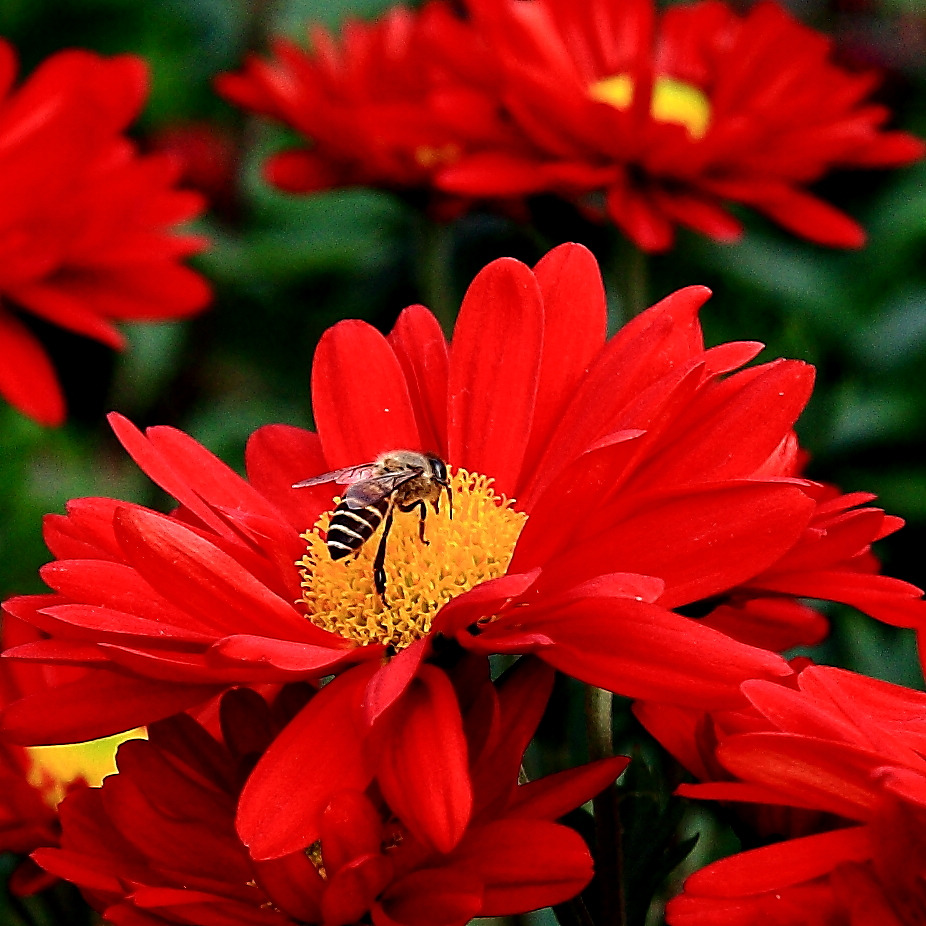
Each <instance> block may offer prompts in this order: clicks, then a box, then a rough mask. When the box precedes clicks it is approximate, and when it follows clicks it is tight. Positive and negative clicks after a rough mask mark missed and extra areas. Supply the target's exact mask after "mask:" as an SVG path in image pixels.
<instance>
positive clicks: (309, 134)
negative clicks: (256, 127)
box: [216, 2, 477, 209]
mask: <svg viewBox="0 0 926 926" xmlns="http://www.w3.org/2000/svg"><path fill="white" fill-rule="evenodd" d="M432 29H437V30H439V31H440V33H441V34H445V35H447V38H448V40H450V41H452V42H453V43H454V45H455V54H456V55H459V56H460V57H467V54H468V53H472V52H475V50H476V41H477V40H475V39H474V37H472V36H471V35H470V33H469V32H468V31H467V30H466V29H465V28H464V27H463V24H462V23H460V22H458V21H457V20H455V19H454V17H453V16H452V14H451V13H450V12H449V9H448V7H447V6H446V5H445V4H444V3H442V2H431V3H427V4H425V6H424V8H423V9H422V10H421V11H420V12H417V13H412V12H411V11H409V10H407V9H404V8H402V7H395V8H393V9H391V10H389V11H388V12H387V13H386V14H385V15H384V16H383V17H382V19H380V20H378V21H377V22H374V23H369V24H368V23H363V22H359V21H351V22H348V24H347V25H346V26H345V28H344V32H343V35H342V37H341V41H340V43H339V42H337V41H336V40H335V38H334V37H333V36H332V35H330V34H329V33H328V32H327V31H325V29H323V28H322V27H321V26H313V27H312V28H311V30H310V33H309V35H310V39H311V43H312V47H313V49H312V53H311V54H310V53H308V52H305V51H303V50H302V49H300V48H299V47H298V46H296V45H294V44H293V43H291V42H289V41H287V40H285V39H277V40H276V41H275V42H274V45H273V57H272V58H271V59H270V60H269V61H264V60H261V59H260V58H258V57H256V56H250V57H249V58H248V59H247V61H246V62H245V66H244V69H243V70H242V71H241V73H238V74H224V75H222V76H221V77H219V78H218V80H217V81H216V86H217V89H218V90H219V92H220V93H221V94H222V95H223V96H225V97H226V98H227V99H229V100H231V101H232V102H233V103H236V104H238V105H239V106H242V107H244V108H246V109H249V110H252V111H254V112H257V113H260V114H261V115H264V116H268V117H270V118H271V119H275V120H277V121H279V122H282V123H283V124H285V125H288V126H290V127H291V128H293V129H295V130H296V131H297V132H298V133H300V134H301V135H303V136H305V138H306V139H307V140H308V141H310V142H311V147H300V148H295V149H292V150H290V151H287V152H285V153H283V154H278V155H276V156H274V157H272V158H271V159H270V160H269V161H268V162H267V165H266V175H267V179H268V180H269V181H270V182H271V183H273V184H275V185H276V186H278V187H281V188H282V189H284V190H289V191H292V192H298V193H306V192H313V191H316V190H325V189H330V188H332V187H340V186H349V185H353V184H361V185H362V184H366V185H370V186H378V187H384V188H386V189H390V190H398V191H403V192H419V193H421V192H427V193H428V194H429V195H430V196H431V197H433V196H434V195H435V194H436V195H437V196H438V198H439V199H441V200H443V204H442V205H443V207H444V208H445V209H446V208H447V207H448V206H450V201H451V200H454V199H457V197H450V196H448V195H446V194H439V193H438V192H437V191H436V190H435V189H434V188H433V184H432V183H431V178H432V177H433V175H434V172H435V170H436V169H437V168H438V167H439V166H440V165H441V164H442V163H444V162H445V161H448V160H452V159H454V158H455V157H457V155H458V153H459V145H458V143H457V141H456V133H455V132H454V131H452V129H451V127H450V126H449V125H448V123H447V120H446V119H445V118H443V117H442V116H441V115H440V114H439V113H438V111H437V110H436V109H435V108H434V107H432V106H431V105H430V97H431V94H432V92H433V84H434V81H435V72H436V69H437V68H438V67H439V65H440V64H441V62H439V61H437V60H435V59H434V55H433V53H432V52H431V51H430V45H429V43H428V42H427V38H426V37H427V34H428V33H429V32H430V31H431V30H432Z"/></svg>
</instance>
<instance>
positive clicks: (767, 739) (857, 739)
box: [637, 666, 926, 926]
mask: <svg viewBox="0 0 926 926" xmlns="http://www.w3.org/2000/svg"><path fill="white" fill-rule="evenodd" d="M743 693H744V694H745V695H746V697H747V698H748V700H749V704H748V706H747V707H746V708H744V709H742V710H738V711H726V712H718V713H715V714H698V713H697V712H692V711H689V710H686V709H684V708H679V707H666V706H664V705H653V704H645V705H637V711H638V714H639V716H640V717H641V719H642V720H643V722H644V723H645V724H646V725H647V727H648V728H649V729H650V731H651V732H653V733H654V734H655V735H656V736H657V738H658V739H659V740H660V742H662V743H663V744H664V745H666V746H667V747H668V748H669V749H670V750H671V751H672V752H673V754H674V755H675V756H676V757H677V758H678V759H679V760H680V761H681V762H682V763H683V764H684V765H685V766H686V767H687V768H688V769H689V770H690V771H691V772H693V773H694V774H695V775H696V776H697V777H698V778H699V779H701V780H702V781H703V782H705V783H704V784H698V785H686V786H683V787H682V788H681V789H680V791H681V793H683V794H688V795H690V796H692V797H700V798H706V799H709V800H721V801H730V802H745V803H746V804H747V805H754V806H753V813H751V814H750V816H751V817H752V820H753V823H754V824H755V823H758V828H759V830H760V831H762V832H764V833H765V834H766V835H767V836H775V837H777V838H779V839H783V841H780V842H775V843H774V844H772V845H768V846H764V847H762V848H758V849H752V850H750V851H748V852H744V853H742V854H740V855H736V856H733V857H731V858H729V859H725V860H723V861H720V862H716V863H715V864H713V865H709V866H708V867H707V868H704V869H702V870H701V871H698V872H696V873H695V874H694V875H692V876H691V877H690V878H689V879H688V881H687V882H686V884H685V892H684V894H682V895H681V896H680V897H678V898H676V899H675V900H674V901H672V902H671V903H670V904H669V908H668V911H667V913H668V922H669V923H670V924H671V926H702V924H703V926H706V924H709V923H710V924H714V923H724V924H729V926H748V924H752V923H759V922H761V923H820V924H829V923H839V924H846V926H863V924H867V923H879V924H884V926H907V924H914V923H922V922H923V920H924V917H926V840H924V832H926V830H924V824H926V747H924V744H926V694H923V693H922V692H920V691H912V690H910V689H907V688H901V687H899V686H897V685H890V684H887V683H886V682H880V681H877V680H875V679H871V678H866V677H864V676H859V675H855V674H854V673H851V672H846V671H843V670H841V669H834V668H829V667H823V666H808V667H806V668H805V669H804V670H803V671H802V672H801V673H800V674H799V675H798V676H797V678H796V679H794V680H791V681H789V682H788V683H787V684H775V683H767V682H762V681H753V682H747V683H745V684H744V685H743Z"/></svg>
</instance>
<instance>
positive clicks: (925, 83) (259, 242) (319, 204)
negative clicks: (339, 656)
mask: <svg viewBox="0 0 926 926" xmlns="http://www.w3.org/2000/svg"><path fill="white" fill-rule="evenodd" d="M386 5H387V4H386V3H385V2H384V0H286V2H278V3H273V2H270V0H183V2H180V0H142V2H137V0H135V2H132V0H3V2H2V4H0V34H2V35H4V36H5V37H7V38H8V39H9V40H11V41H12V43H13V44H14V45H15V46H16V48H17V49H18V50H19V53H20V56H21V60H22V64H23V69H24V71H25V72H27V73H28V72H29V71H31V70H32V68H33V67H34V66H35V65H36V64H37V63H38V62H39V61H41V60H42V59H43V58H45V57H46V56H48V55H49V54H51V53H52V52H54V51H57V50H59V49H62V48H66V47H85V48H91V49H95V50H97V51H100V52H104V53H116V52H121V51H130V52H134V53H138V54H141V55H143V56H145V57H146V58H147V60H148V61H149V63H150V66H151V70H152V77H153V89H152V94H151V98H150V101H149V105H148V107H147V110H146V113H145V115H144V117H143V119H142V120H141V122H140V123H139V125H138V127H137V134H138V137H139V140H140V142H141V143H142V144H145V141H146V139H148V138H150V137H151V136H152V134H153V133H155V132H157V131H158V130H160V129H163V128H165V127H168V126H172V125H176V124H177V123H185V122H189V121H199V120H208V121H211V122H214V123H215V124H217V125H219V126H221V127H222V128H223V130H225V131H227V132H229V133H230V135H231V138H232V139H233V143H234V144H235V145H236V147H237V150H238V151H239V152H240V154H241V156H242V161H241V164H240V166H239V172H238V180H237V188H236V190H235V191H234V200H233V202H232V203H231V204H230V205H228V204H226V207H225V208H224V209H223V211H222V213H221V214H216V213H210V214H208V215H207V216H206V217H205V218H203V219H202V220H201V221H200V222H199V223H198V225H199V226H200V227H201V230H203V231H204V232H206V233H207V234H209V235H210V236H211V237H212V238H213V241H214V247H213V248H212V249H211V250H210V251H209V252H207V253H206V254H204V255H202V256H201V257H200V258H198V259H197V264H198V266H199V268H200V269H201V271H202V272H203V273H204V274H205V275H207V276H208V277H209V278H210V279H211V280H212V282H213V284H214V287H215V292H216V298H215V304H214V307H213V309H212V310H211V311H210V312H208V313H207V314H204V315H203V316H202V317H200V318H198V319H195V320H193V321H192V322H188V323H178V324H169V325H159V326H147V325H146V326H134V327H129V328H128V336H129V341H130V345H131V349H130V350H129V351H127V352H126V353H124V354H121V355H118V356H117V355H113V354H112V353H111V352H109V351H108V350H107V349H105V348H102V347H100V346H99V345H96V344H94V343H91V342H89V341H85V340H83V339H80V338H77V337H76V336H70V335H65V334H62V333H61V332H57V331H51V330H49V331H48V332H47V341H48V342H49V343H50V345H51V347H52V350H53V352H54V355H55V359H56V364H57V365H58V367H59V369H60V370H61V371H62V377H63V379H64V382H65V386H66V389H67V393H68V397H69V403H70V408H71V414H70V418H69V421H68V423H67V424H66V425H65V426H64V427H63V428H61V429H59V430H44V429H42V428H39V427H38V426H36V425H34V424H32V423H31V422H29V421H27V420H26V419H24V418H23V417H22V416H20V415H19V414H18V413H16V412H14V411H12V410H11V409H10V408H8V407H6V406H0V486H2V487H3V490H2V492H0V593H2V595H3V596H4V597H6V596H7V595H10V594H16V593H27V592H36V591H40V590H42V586H41V583H40V581H39V579H38V576H37V570H38V568H39V566H41V565H42V564H43V563H44V562H45V561H46V560H47V552H46V551H45V549H44V545H43V543H42V540H41V518H42V515H43V514H44V513H46V512H52V511H61V510H63V506H64V503H65V501H66V500H67V499H69V498H72V497H77V496H83V495H107V496H114V497H119V498H126V499H131V500H133V501H138V502H142V503H147V504H152V505H155V506H165V505H168V504H169V502H168V501H167V499H165V498H162V497H159V495H158V494H157V490H155V489H154V488H153V487H152V486H151V485H150V484H149V483H148V482H147V480H146V479H145V477H143V476H142V475H141V474H140V473H139V472H138V471H137V470H136V468H135V467H134V465H133V464H132V463H131V461H130V460H129V459H128V458H127V456H126V455H125V454H124V452H123V451H122V450H121V448H120V447H119V446H118V445H117V444H116V442H115V441H114V439H113V438H112V436H111V434H110V432H109V429H108V427H107V426H106V424H105V420H104V415H105V413H106V412H107V411H109V410H110V409H118V410H119V411H121V412H123V413H125V414H127V415H128V416H129V417H130V418H131V419H132V420H133V421H135V422H136V423H137V424H139V425H142V426H144V425H149V424H172V425H175V426H177V427H180V428H183V429H184V430H186V431H188V432H190V433H191V434H193V435H194V436H195V437H196V438H197V439H199V440H200V441H202V442H203V443H204V444H205V445H206V446H208V447H209V448H210V449H211V450H213V451H214V452H215V453H217V454H219V455H220V456H221V457H222V458H224V459H225V460H226V461H227V462H229V463H230V464H231V465H232V466H234V467H236V468H239V469H240V468H241V465H242V452H243V446H244V442H245V440H246V438H247V436H248V434H249V433H250V432H251V431H252V430H253V429H254V428H256V427H258V426H259V425H261V424H265V423H268V422H277V421H283V422H288V423H292V424H298V425H303V426H310V425H311V410H310V401H309V371H310V366H311V358H312V353H313V350H314V346H315V343H316V341H317V339H318V337H319V336H320V334H321V332H322V331H323V330H324V329H325V328H326V327H328V326H329V325H331V324H332V323H333V322H335V321H336V320H338V319H340V318H344V317H357V318H364V319H367V320H368V321H370V322H372V323H374V324H376V325H378V326H380V327H381V328H382V329H383V330H388V328H389V326H390V325H391V324H392V322H393V320H394V319H395V317H396V315H397V314H398V312H399V311H400V310H401V308H403V307H404V306H405V305H407V304H410V303H412V302H425V303H426V304H429V305H431V306H432V307H434V308H436V309H439V310H440V311H442V312H443V313H445V317H446V316H447V314H448V313H452V311H453V308H454V307H455V306H456V305H458V304H459V299H460V297H461V295H462V293H463V291H464V289H465V286H466V284H467V283H468V282H469V280H470V279H471V278H472V276H473V275H474V274H475V273H476V271H477V270H478V269H479V268H480V267H481V266H483V265H484V264H485V263H486V262H487V261H488V260H490V259H492V258H494V257H497V256H501V255H512V256H516V257H519V258H521V259H523V260H526V261H528V262H533V261H535V260H536V259H538V258H539V257H540V256H541V254H542V253H543V252H544V251H545V250H546V249H547V248H548V247H551V246H553V245H555V244H557V243H559V242H560V241H563V240H579V241H582V242H583V243H585V244H588V245H589V246H590V247H592V249H593V250H594V251H595V252H596V254H597V255H598V257H599V260H600V261H601V263H602V266H603V271H604V274H605V278H606V282H607V284H608V287H609V294H610V298H611V300H612V310H613V320H614V324H615V326H616V325H617V324H618V323H619V320H620V318H621V312H622V305H621V294H622V292H626V290H627V273H626V265H627V261H626V249H625V247H623V246H622V244H621V242H620V241H619V240H618V236H617V235H616V233H615V232H614V231H613V230H612V229H607V228H598V227H590V226H588V225H586V224H584V223H582V222H580V221H579V220H578V219H577V218H575V217H574V216H572V215H570V214H567V213H566V212H565V211H564V210H563V209H562V208H561V207H557V206H556V204H554V203H546V204H540V205H539V207H538V225H537V228H536V229H534V230H532V231H530V232H529V231H528V230H526V229H523V228H520V227H518V226H517V225H516V224H513V223H511V222H509V221H508V220H503V219H500V218H498V217H493V216H488V215H473V216H470V217H467V218H466V219H464V220H462V221H461V222H459V223H458V224H457V225H455V226H454V227H452V228H451V229H449V230H446V231H444V232H440V231H438V230H436V229H435V228H434V227H431V226H429V225H427V223H425V222H423V220H421V219H420V218H419V217H418V216H417V215H416V214H415V213H414V212H413V211H412V210H411V209H410V208H409V207H407V206H406V205H405V204H403V203H401V202H400V201H398V200H397V199H395V198H393V197H391V196H389V195H386V194H380V193H376V192H371V191H363V190H354V191H346V192H336V193H329V194H324V195H320V196H316V197H313V198H297V197H291V196H286V195H282V194H279V193H276V192H274V191H272V190H270V189H269V188H268V187H266V186H265V185H264V184H263V183H262V181H261V180H260V176H259V162H260V160H261V159H262V157H263V156H264V155H265V154H266V153H267V152H269V151H271V150H276V149H277V148H279V147H280V146H281V144H283V143H284V142H285V140H286V135H285V133H284V132H283V131H281V130H278V129H275V128H271V127H268V126H266V125H262V124H257V123H256V122H254V121H252V120H249V119H247V118H245V117H243V116H242V115H241V114H240V113H237V112H235V111H233V110H232V108H231V107H229V106H226V105H225V104H224V103H222V102H221V101H220V100H219V99H218V98H217V97H216V96H215V95H214V93H213V92H212V89H211V81H212V78H213V77H214V76H215V75H216V74H217V73H220V72H222V71H224V70H230V69H234V68H235V67H237V65H238V64H239V62H240V61H241V58H242V56H243V53H244V52H245V50H246V49H247V48H255V49H263V48H264V47H265V46H266V37H267V36H268V35H269V34H271V33H274V32H279V31H282V32H285V33H288V34H289V35H291V36H293V37H296V38H300V39H301V38H303V37H304V26H305V23H306V22H308V21H309V20H320V21H323V22H325V23H327V24H329V25H331V26H336V25H337V24H338V23H339V22H341V21H342V20H343V18H344V17H345V16H348V15H355V16H368V15H372V14H375V13H377V12H379V11H380V10H382V9H383V8H385V6H386ZM796 12H797V14H798V15H799V16H800V17H801V18H802V19H803V20H804V21H805V22H808V23H809V24H811V25H814V26H816V27H818V28H821V29H824V30H825V31H829V32H833V33H835V34H837V35H851V36H852V37H853V47H854V48H855V49H856V52H857V51H858V49H859V48H861V49H862V52H863V53H868V54H870V55H871V57H873V58H876V59H878V60H879V61H880V63H882V64H883V65H885V66H886V67H887V68H888V79H887V81H886V83H885V87H884V90H883V93H882V97H883V98H884V99H885V100H886V101H887V102H888V103H889V104H890V105H891V106H892V107H894V108H895V110H896V111H897V112H898V117H897V120H896V122H897V124H899V125H901V126H902V127H905V128H907V129H909V130H912V131H914V132H917V133H918V134H920V135H921V136H922V135H926V80H924V78H926V68H924V65H923V64H922V62H924V61H926V54H924V49H926V12H924V10H923V7H922V4H921V2H920V0H881V5H880V6H878V5H875V4H874V3H872V4H870V5H864V4H862V3H858V2H856V3H853V4H848V3H847V2H843V3H842V4H839V3H837V2H835V0H834V2H832V3H830V4H827V3H825V2H823V0H820V2H818V3H816V4H814V3H804V4H802V5H801V6H800V7H799V8H798V9H796ZM917 42H918V43H919V44H917ZM911 43H912V44H911ZM825 186H826V194H827V195H828V196H829V198H831V199H832V200H833V201H834V202H836V203H837V204H838V205H840V206H842V207H844V208H846V209H847V210H848V211H849V212H850V213H851V214H853V215H854V216H856V217H857V218H859V219H860V220H861V221H862V222H863V224H864V225H865V227H866V228H867V229H868V230H869V233H870V241H869V245H868V247H867V248H865V249H864V250H862V251H859V252H855V253H837V252H831V251H828V250H826V249H823V248H818V247H815V246H813V245H810V244H807V243H804V242H800V241H796V240H794V239H792V238H790V237H788V236H787V235H785V234H784V233H781V232H779V231H778V230H776V229H774V228H772V227H771V226H770V225H769V224H767V223H765V222H763V221H761V220H759V219H756V218H754V217H752V216H749V215H745V214H744V215H743V218H744V219H745V220H746V223H747V229H748V231H747V234H746V237H745V239H744V240H743V241H742V243H740V244H737V245H734V246H722V245H717V244H714V243H712V242H710V241H707V240H705V239H702V238H699V237H697V236H695V235H687V234H683V235H682V236H681V237H680V239H679V242H678V246H677V248H676V249H675V250H674V251H673V252H672V253H671V254H668V255H665V256H660V257H658V258H655V259H651V260H650V261H649V263H648V268H647V279H646V287H647V290H648V301H649V302H654V301H656V299H657V298H660V297H662V296H664V295H665V294H667V293H668V292H671V291H672V290H673V289H675V288H677V287H679V286H683V285H687V284H690V283H705V284H707V285H709V286H710V287H711V288H712V289H713V290H714V294H715V295H714V298H713V299H712V300H711V302H710V303H709V304H708V307H707V310H706V311H705V312H704V314H703V321H704V324H705V327H706V330H707V334H708V339H709V341H710V342H711V343H716V342H719V341H724V340H761V341H763V342H765V343H766V344H767V345H768V349H767V350H766V352H765V353H764V354H763V355H762V356H763V358H764V359H771V358H773V357H777V356H789V357H797V358H802V359H805V360H808V361H810V362H811V363H813V364H815V365H816V366H817V369H818V385H817V389H816V392H815V396H814V398H813V400H812V402H811V406H810V408H809V410H808V411H807V413H806V414H805V415H804V417H803V418H802V420H801V422H800V425H799V431H800V435H801V438H802V442H803V444H804V445H805V446H806V447H807V448H808V450H809V451H810V453H811V455H812V462H811V466H810V473H811V475H813V476H814V477H815V478H818V479H821V480H825V481H832V482H836V483H838V484H839V485H840V486H841V487H842V488H843V489H845V490H847V491H848V490H866V491H872V492H876V493H877V494H878V495H879V497H880V504H882V505H883V507H884V508H886V509H887V510H888V511H889V512H891V513H893V514H898V515H901V516H902V517H904V518H906V519H907V522H908V525H907V527H906V528H905V529H904V530H903V531H901V533H900V534H899V535H897V536H895V537H892V538H889V539H888V540H886V541H885V542H883V543H882V544H880V548H879V551H878V552H879V553H880V555H881V557H882V559H883V561H884V563H885V570H886V571H887V572H889V573H891V574H892V575H896V576H898V577H901V578H904V579H907V580H909V581H911V582H914V583H916V584H918V585H920V586H923V585H924V584H926V567H924V561H923V553H922V551H923V549H924V547H926V459H924V443H926V261H924V259H923V258H924V249H926V166H924V165H920V166H917V167H914V168H911V169H907V170H902V171H897V172H883V173H877V172H873V173H868V174H854V175H851V176H848V175H847V176H842V177H834V178H832V179H830V180H827V181H826V185H825ZM0 362H2V360H0ZM834 620H835V623H836V627H837V632H836V633H835V635H834V637H833V639H832V640H831V641H830V642H828V643H827V644H826V646H825V647H823V648H822V650H821V651H819V652H817V653H816V654H815V655H816V658H818V659H820V660H821V661H826V662H831V663H835V664H839V665H844V666H847V667H850V668H854V669H857V670H859V671H862V672H865V673H867V674H870V675H874V676H877V677H880V678H885V679H889V680H891V681H895V682H900V683H903V684H907V685H911V686H915V687H922V676H921V672H920V669H919V666H918V663H917V659H916V653H915V649H914V646H913V641H912V639H911V638H910V636H909V635H906V634H903V633H901V632H894V631H891V630H890V628H883V627H879V626H875V625H874V623H873V622H871V621H868V620H867V619H863V618H861V617H860V616H858V615H856V614H851V613H841V612H840V613H835V614H834ZM569 726H570V724H569V718H568V716H567V717H565V718H561V721H560V729H564V728H565V729H568V728H569ZM551 742H552V739H551ZM545 916H546V915H545V914H544V915H538V917H539V918H538V919H536V920H535V922H538V923H548V922H551V920H549V918H546V919H545V918H544V917H545ZM0 918H2V909H0Z"/></svg>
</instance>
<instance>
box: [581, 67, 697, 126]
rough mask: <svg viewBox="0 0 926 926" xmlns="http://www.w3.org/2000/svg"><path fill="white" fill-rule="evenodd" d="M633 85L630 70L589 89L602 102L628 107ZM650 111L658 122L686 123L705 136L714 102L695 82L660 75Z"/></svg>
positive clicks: (655, 82)
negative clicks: (690, 82)
mask: <svg viewBox="0 0 926 926" xmlns="http://www.w3.org/2000/svg"><path fill="white" fill-rule="evenodd" d="M633 89H634V84H633V78H632V77H631V76H630V75H629V74H615V75H614V76H613V77H606V78H605V79H604V80H599V81H598V82H597V83H594V84H592V86H591V87H590V88H589V91H588V93H589V96H590V97H591V98H592V99H593V100H598V102H599V103H607V104H608V105H610V106H613V107H614V108H615V109H628V108H629V107H630V104H631V102H632V100H633ZM650 115H651V116H652V117H653V118H654V119H655V120H656V121H657V122H671V123H673V124H675V125H682V126H684V127H685V128H686V129H688V134H689V135H690V136H691V137H692V138H703V137H704V136H705V134H706V133H707V127H708V123H709V122H710V119H711V104H710V101H709V100H708V98H707V96H706V95H705V94H704V92H703V91H701V90H699V89H698V88H697V87H695V86H694V85H693V84H689V83H686V82H685V81H682V80H675V79H674V78H672V77H657V78H656V80H655V81H654V82H653V96H652V99H651V100H650Z"/></svg>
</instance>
